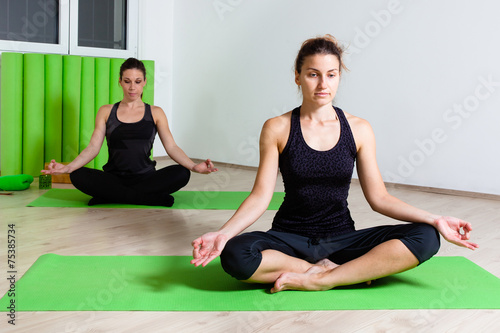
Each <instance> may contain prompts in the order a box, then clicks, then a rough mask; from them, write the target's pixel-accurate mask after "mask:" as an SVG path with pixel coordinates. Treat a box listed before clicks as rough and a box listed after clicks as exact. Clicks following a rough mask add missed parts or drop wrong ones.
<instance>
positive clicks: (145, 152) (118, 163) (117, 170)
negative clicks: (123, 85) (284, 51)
mask: <svg viewBox="0 0 500 333" xmlns="http://www.w3.org/2000/svg"><path fill="white" fill-rule="evenodd" d="M119 104H120V102H118V103H116V104H114V105H113V108H112V109H111V112H110V114H109V117H108V120H107V121H106V141H107V143H108V154H109V159H108V163H106V164H105V165H104V166H103V170H104V171H106V172H110V173H112V174H115V175H118V176H135V175H141V174H145V173H147V172H151V171H154V170H155V165H156V162H155V161H153V160H151V158H150V157H149V156H150V154H151V148H152V147H153V142H154V139H155V136H156V124H155V122H154V119H153V115H152V114H151V106H150V105H149V104H146V105H145V110H144V117H143V118H142V119H141V120H139V121H138V122H135V123H123V122H121V121H120V120H119V119H118V117H117V115H116V112H117V110H118V105H119Z"/></svg>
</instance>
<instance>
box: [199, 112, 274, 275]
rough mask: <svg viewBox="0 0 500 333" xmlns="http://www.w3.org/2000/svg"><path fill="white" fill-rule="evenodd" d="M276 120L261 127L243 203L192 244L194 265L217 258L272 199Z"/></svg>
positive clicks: (204, 263) (206, 262) (262, 212)
mask: <svg viewBox="0 0 500 333" xmlns="http://www.w3.org/2000/svg"><path fill="white" fill-rule="evenodd" d="M279 122H281V121H280V120H278V119H277V118H273V119H269V120H268V121H267V122H266V123H265V124H264V126H263V128H262V132H261V136H260V144H259V145H260V162H259V167H258V170H257V175H256V178H255V183H254V186H253V188H252V191H251V193H250V195H249V196H248V197H247V198H246V199H245V201H243V203H242V204H241V206H240V207H239V208H238V209H237V210H236V212H235V213H234V215H233V216H232V217H231V218H230V219H229V220H228V221H227V222H226V223H225V224H224V225H223V226H222V227H221V228H220V229H219V230H218V231H216V232H209V233H207V234H205V235H203V236H201V237H199V238H197V239H195V240H194V241H193V243H192V245H193V247H194V250H193V258H194V259H193V260H191V263H192V264H194V265H195V266H199V265H203V266H205V265H206V264H208V263H209V262H210V261H211V260H212V259H214V258H215V257H217V256H218V255H220V253H221V252H222V250H223V248H224V246H225V244H226V242H227V241H228V240H229V239H231V238H232V237H234V236H236V235H238V234H239V233H240V232H242V231H243V230H245V229H246V228H248V227H249V226H250V225H252V224H253V223H254V222H255V221H257V219H258V218H259V217H261V216H262V214H264V212H265V211H266V209H267V207H268V206H269V203H270V201H271V199H272V196H273V193H274V188H275V186H276V178H277V175H278V164H279V163H278V160H279V150H278V137H279V135H280V134H279V132H277V131H276V125H277V124H278V123H279Z"/></svg>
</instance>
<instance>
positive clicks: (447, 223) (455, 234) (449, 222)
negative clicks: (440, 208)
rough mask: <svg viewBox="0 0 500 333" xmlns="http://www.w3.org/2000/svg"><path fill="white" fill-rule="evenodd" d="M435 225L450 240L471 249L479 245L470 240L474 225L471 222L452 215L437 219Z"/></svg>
mask: <svg viewBox="0 0 500 333" xmlns="http://www.w3.org/2000/svg"><path fill="white" fill-rule="evenodd" d="M434 226H435V227H436V229H437V230H438V231H439V233H440V234H441V235H442V236H443V237H444V239H446V240H447V241H448V242H450V243H453V244H455V245H458V246H463V247H466V248H468V249H471V250H475V249H476V248H478V247H479V245H477V244H476V243H472V242H468V241H467V240H468V239H469V238H470V232H471V231H472V226H471V224H470V223H469V222H465V221H463V220H461V219H457V218H456V217H451V216H441V217H439V218H438V219H436V221H435V223H434Z"/></svg>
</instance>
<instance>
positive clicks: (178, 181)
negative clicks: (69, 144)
mask: <svg viewBox="0 0 500 333" xmlns="http://www.w3.org/2000/svg"><path fill="white" fill-rule="evenodd" d="M190 176H191V172H190V171H189V170H188V169H186V168H184V167H183V166H180V165H171V166H168V167H166V168H163V169H160V170H156V171H153V172H149V173H147V174H144V175H139V176H136V177H132V178H129V177H119V176H116V175H113V174H111V173H109V172H104V171H101V170H96V169H89V168H85V167H83V168H80V169H78V170H75V171H73V172H72V173H71V174H70V178H71V182H72V183H73V185H74V186H75V187H76V188H77V189H79V190H80V191H82V192H83V193H85V194H88V195H90V196H91V197H93V198H92V199H91V200H90V201H89V205H94V204H99V203H125V204H135V205H148V206H169V207H170V206H172V204H173V203H174V198H173V197H172V196H171V195H170V194H171V193H173V192H175V191H178V190H179V189H180V188H182V187H184V186H186V184H187V183H188V181H189V178H190Z"/></svg>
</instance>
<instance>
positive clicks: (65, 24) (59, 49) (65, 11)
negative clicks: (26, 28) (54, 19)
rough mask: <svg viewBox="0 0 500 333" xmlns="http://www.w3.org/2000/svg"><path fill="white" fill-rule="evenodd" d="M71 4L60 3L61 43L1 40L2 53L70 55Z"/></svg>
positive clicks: (66, 2)
mask: <svg viewBox="0 0 500 333" xmlns="http://www.w3.org/2000/svg"><path fill="white" fill-rule="evenodd" d="M68 39H69V2H68V1H59V43H58V44H50V43H35V42H23V41H17V40H5V39H0V50H1V51H0V52H4V51H5V52H36V53H57V54H59V53H60V54H67V53H68V47H69V45H68Z"/></svg>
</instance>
